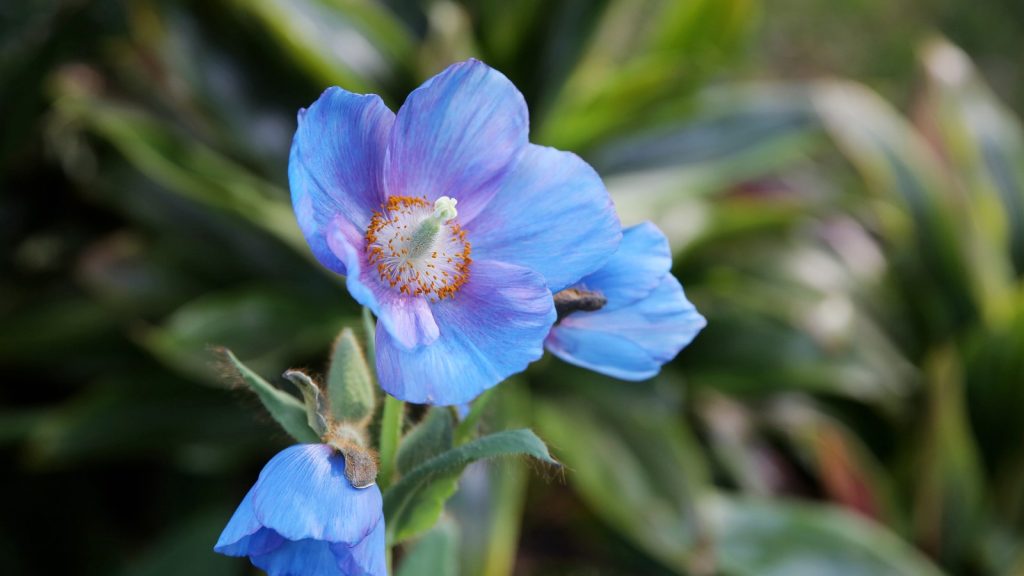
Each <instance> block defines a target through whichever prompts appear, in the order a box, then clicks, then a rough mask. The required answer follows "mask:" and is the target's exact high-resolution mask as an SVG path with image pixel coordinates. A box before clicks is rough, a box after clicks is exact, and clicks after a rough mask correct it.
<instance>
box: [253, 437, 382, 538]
mask: <svg viewBox="0 0 1024 576" xmlns="http://www.w3.org/2000/svg"><path fill="white" fill-rule="evenodd" d="M252 506H253V511H254V512H255V515H256V518H257V520H258V521H259V523H260V524H262V525H263V526H265V527H266V528H269V529H271V530H274V531H275V532H277V533H278V534H280V535H281V536H283V537H285V538H287V539H288V540H292V541H299V540H305V539H310V538H311V539H314V540H325V541H328V542H332V543H346V544H353V543H356V542H359V541H361V540H362V539H363V538H365V537H366V535H367V534H369V533H370V531H371V530H372V529H373V528H374V527H375V526H376V524H377V522H378V521H379V520H380V517H381V514H382V510H383V501H382V499H381V494H380V489H379V488H378V487H377V486H376V485H374V486H371V487H369V488H363V489H359V490H357V489H355V488H353V487H352V485H351V484H350V483H349V481H348V479H347V478H346V477H345V458H344V457H343V456H342V455H341V454H340V453H337V452H335V451H334V449H333V448H331V447H330V446H327V445H325V444H299V445H296V446H291V447H289V448H285V449H284V450H282V451H281V452H279V453H278V454H277V455H276V456H274V457H273V458H272V459H271V460H270V462H268V463H267V465H266V466H265V467H264V468H263V471H262V472H260V478H259V480H257V482H256V485H255V486H254V487H253V490H252Z"/></svg>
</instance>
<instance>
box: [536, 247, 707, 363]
mask: <svg viewBox="0 0 1024 576" xmlns="http://www.w3.org/2000/svg"><path fill="white" fill-rule="evenodd" d="M623 242H625V241H623ZM706 324H707V322H706V321H705V320H704V317H703V316H701V315H700V313H698V312H697V309H696V308H694V306H693V304H691V303H690V301H689V300H687V299H686V295H685V294H684V293H683V287H682V286H681V285H680V284H679V281H678V280H676V279H675V277H673V276H672V275H671V274H666V275H665V276H664V277H663V279H662V281H661V283H660V284H658V286H657V287H656V288H655V289H654V290H653V291H652V292H651V293H650V294H648V295H647V296H646V297H644V298H642V299H640V300H638V301H635V302H632V303H630V304H627V305H626V306H622V307H619V308H615V309H609V308H602V309H601V310H598V311H596V312H574V313H572V314H570V315H569V316H567V317H566V318H563V319H562V321H561V322H559V323H558V325H557V326H555V327H554V328H553V329H552V330H551V334H550V335H549V336H548V339H547V342H546V343H545V345H546V347H547V349H548V350H550V351H551V352H552V353H554V354H555V355H556V356H558V357H559V358H561V359H563V360H565V361H566V362H570V363H572V364H576V365H577V366H583V367H584V368H589V369H591V370H594V371H595V372H600V373H602V374H606V375H608V376H612V377H615V378H621V379H623V380H643V379H645V378H650V377H652V376H654V375H655V374H657V373H658V371H659V370H660V369H661V366H662V364H664V363H666V362H668V361H669V360H671V359H672V358H675V356H676V354H678V353H679V351H680V350H682V349H683V348H684V347H686V345H687V344H689V343H690V342H691V341H692V340H693V338H694V337H695V336H696V335H697V333H698V332H700V330H701V329H702V328H704V326H705V325H706Z"/></svg>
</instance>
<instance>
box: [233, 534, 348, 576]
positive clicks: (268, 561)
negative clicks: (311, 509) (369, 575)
mask: <svg viewBox="0 0 1024 576" xmlns="http://www.w3.org/2000/svg"><path fill="white" fill-rule="evenodd" d="M249 560H250V561H252V563H253V564H254V565H255V566H257V567H258V568H260V569H262V570H264V571H266V573H267V574H268V576H364V573H363V572H347V571H345V570H344V569H343V568H342V567H341V566H340V565H339V563H338V558H337V556H335V554H334V552H333V550H332V544H331V543H330V542H324V541H321V540H311V539H307V540H299V541H297V542H292V541H290V540H286V541H285V542H284V543H283V544H282V545H281V546H279V547H278V548H276V549H274V550H273V551H271V552H269V553H267V554H257V555H253V556H250V557H249Z"/></svg>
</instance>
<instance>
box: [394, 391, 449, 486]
mask: <svg viewBox="0 0 1024 576" xmlns="http://www.w3.org/2000/svg"><path fill="white" fill-rule="evenodd" d="M452 428H453V423H452V414H451V410H449V409H448V408H443V407H441V408H439V407H434V408H431V409H430V410H429V411H428V412H427V415H426V416H424V417H423V420H421V421H420V422H419V423H418V424H416V426H413V428H412V430H409V433H408V434H406V435H405V438H402V443H401V445H399V447H398V456H397V462H396V467H397V469H398V473H399V474H402V475H404V474H407V473H409V472H410V471H411V470H413V469H415V468H416V467H417V466H419V465H420V464H423V463H424V462H426V461H427V460H430V459H431V458H433V457H435V456H437V455H438V454H441V453H443V452H445V451H447V450H450V449H451V448H452V442H453V432H452Z"/></svg>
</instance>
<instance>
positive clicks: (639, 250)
mask: <svg viewBox="0 0 1024 576" xmlns="http://www.w3.org/2000/svg"><path fill="white" fill-rule="evenodd" d="M671 268H672V251H671V249H669V245H668V239H667V238H665V235H664V234H663V233H662V232H661V230H658V227H657V226H655V225H654V224H651V223H650V222H643V223H641V224H637V225H635V226H631V227H629V228H627V229H626V230H624V231H623V233H622V242H621V243H620V244H619V249H618V251H616V252H615V254H614V255H613V256H612V257H611V258H610V259H609V260H608V262H606V263H605V265H604V266H602V267H601V269H600V270H598V271H597V272H594V273H593V274H590V275H589V276H587V277H585V278H583V279H582V280H580V282H579V284H578V285H579V286H580V287H582V288H586V289H588V290H596V291H598V292H600V293H601V294H603V295H604V297H605V298H607V299H608V303H607V305H605V307H604V308H603V309H602V310H604V311H610V310H614V309H616V308H618V307H620V306H626V305H628V304H630V303H632V302H635V301H637V300H639V299H640V298H643V297H645V296H647V295H648V294H649V293H650V292H651V290H654V288H655V287H656V286H658V284H660V283H661V281H662V278H664V277H665V275H666V274H668V272H669V270H670V269H671Z"/></svg>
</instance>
